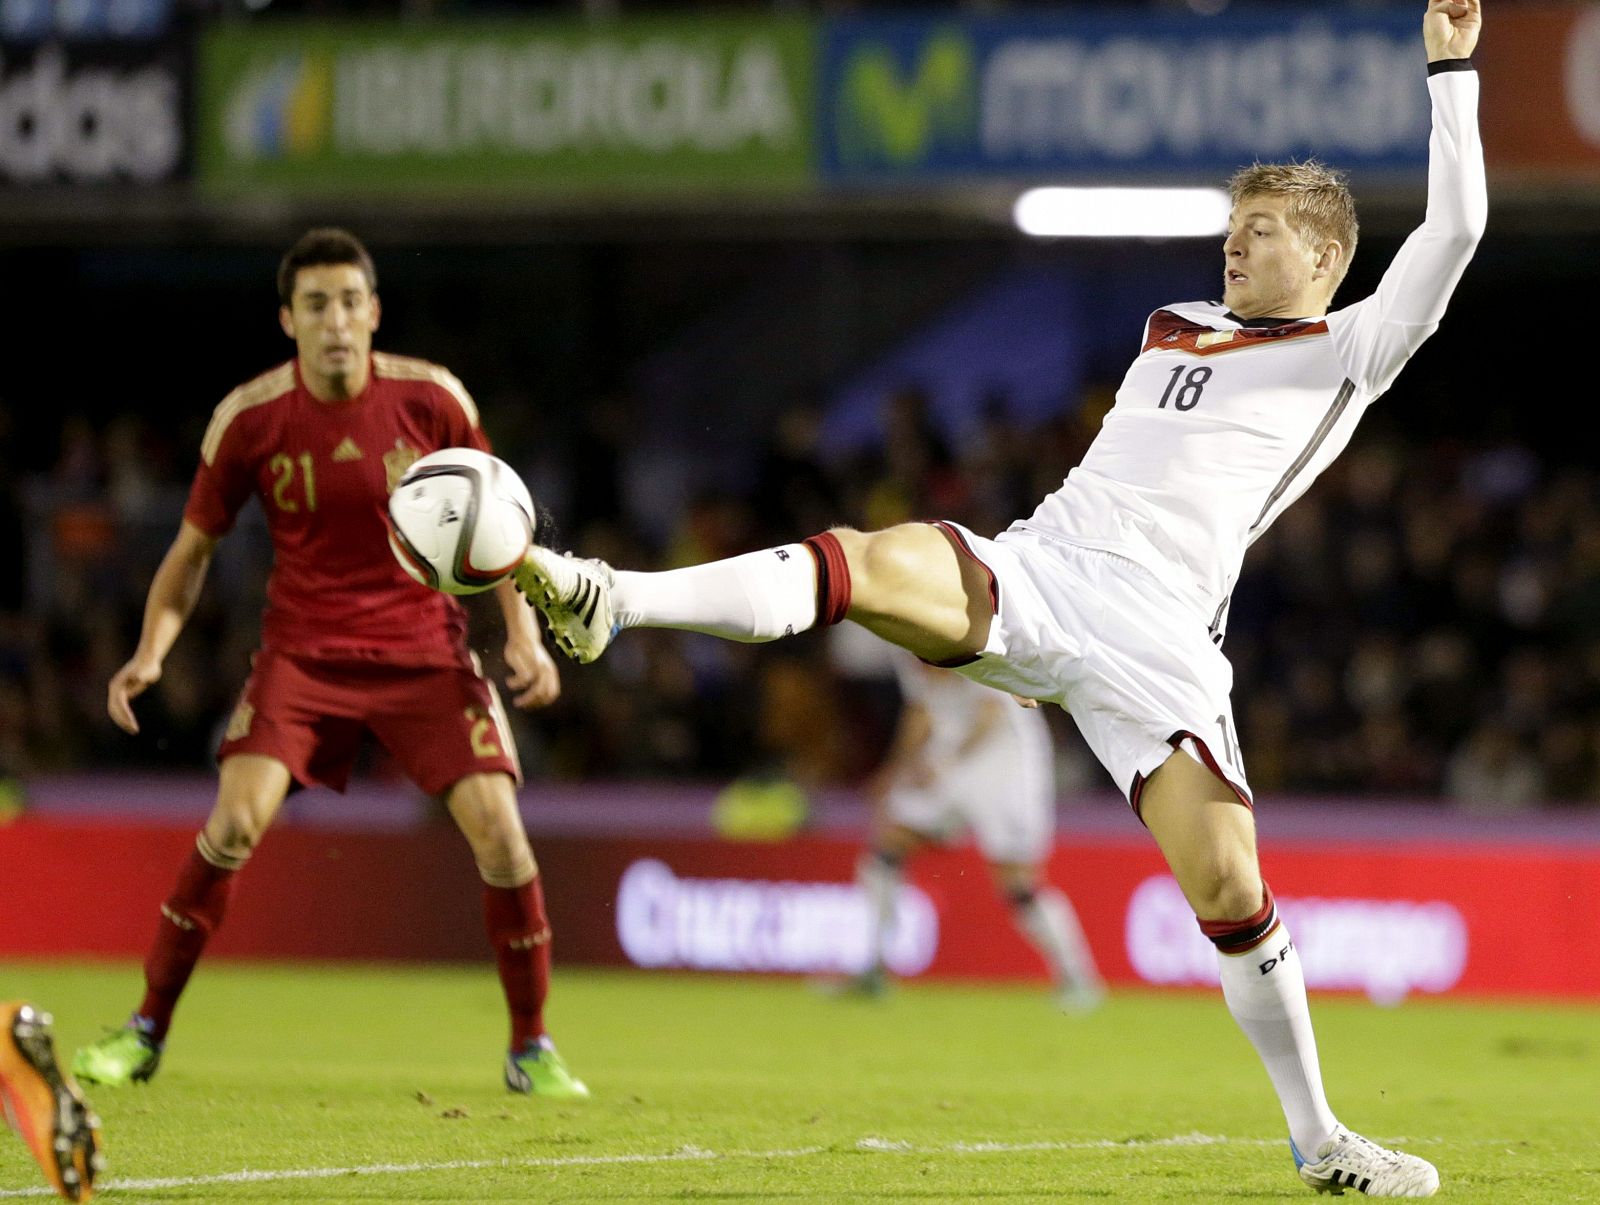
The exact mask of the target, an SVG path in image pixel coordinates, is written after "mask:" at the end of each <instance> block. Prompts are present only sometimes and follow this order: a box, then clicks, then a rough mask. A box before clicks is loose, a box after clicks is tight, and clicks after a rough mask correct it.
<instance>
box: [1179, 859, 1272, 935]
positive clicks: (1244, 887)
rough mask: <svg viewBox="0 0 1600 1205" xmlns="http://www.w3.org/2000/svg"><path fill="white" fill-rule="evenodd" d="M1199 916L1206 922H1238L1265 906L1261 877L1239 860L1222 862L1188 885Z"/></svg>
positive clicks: (1249, 865)
mask: <svg viewBox="0 0 1600 1205" xmlns="http://www.w3.org/2000/svg"><path fill="white" fill-rule="evenodd" d="M1188 891H1189V896H1190V898H1191V899H1192V900H1193V902H1194V905H1195V914H1196V915H1197V916H1199V917H1201V918H1203V919H1205V920H1238V919H1241V918H1243V917H1246V916H1250V915H1252V914H1254V913H1255V912H1257V911H1258V910H1259V909H1260V907H1261V896H1262V887H1261V874H1260V872H1259V871H1257V869H1256V868H1255V866H1254V865H1253V864H1251V863H1249V862H1246V861H1243V860H1239V859H1219V860H1217V861H1216V862H1214V863H1212V864H1211V865H1209V866H1208V867H1207V869H1206V870H1205V871H1204V872H1203V873H1202V875H1201V876H1200V877H1199V878H1198V880H1197V881H1194V882H1191V883H1190V884H1189V886H1188Z"/></svg>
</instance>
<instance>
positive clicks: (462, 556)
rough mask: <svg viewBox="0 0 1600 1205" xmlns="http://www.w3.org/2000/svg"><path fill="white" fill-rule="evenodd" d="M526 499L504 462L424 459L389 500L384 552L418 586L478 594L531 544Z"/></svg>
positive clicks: (455, 453) (481, 456) (459, 452)
mask: <svg viewBox="0 0 1600 1205" xmlns="http://www.w3.org/2000/svg"><path fill="white" fill-rule="evenodd" d="M534 514H535V512H534V509H533V498H532V496H531V495H529V493H528V487H527V486H525V485H523V484H522V478H520V477H518V476H517V474H516V473H515V472H514V471H513V470H512V468H511V466H510V465H508V464H507V463H506V462H505V461H503V460H501V459H499V458H498V457H495V456H490V455H489V454H488V453H487V452H479V451H478V450H477V449H475V448H445V449H443V450H441V451H438V452H430V453H429V454H428V455H426V456H424V457H423V458H422V459H421V460H418V461H417V462H416V463H415V464H413V465H412V466H411V467H410V468H409V469H407V470H406V474H405V476H404V477H402V478H400V484H398V485H396V486H395V487H394V493H392V494H390V495H389V547H390V549H391V550H392V551H393V552H394V555H395V559H396V560H397V561H399V562H400V566H401V568H403V569H404V570H405V571H406V572H407V573H409V574H410V575H411V576H412V577H414V578H416V580H417V581H419V582H421V583H422V584H423V585H424V586H429V587H432V588H433V589H435V590H442V591H444V592H445V593H446V594H478V593H480V592H481V591H484V590H488V589H490V588H492V587H493V586H495V585H498V584H499V583H500V582H503V581H505V579H506V578H508V577H510V576H511V571H512V570H513V569H515V568H516V567H517V566H518V565H519V564H521V563H522V558H523V557H524V556H525V555H527V552H528V545H529V544H530V543H532V541H533V526H534Z"/></svg>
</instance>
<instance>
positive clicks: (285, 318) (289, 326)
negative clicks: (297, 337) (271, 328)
mask: <svg viewBox="0 0 1600 1205" xmlns="http://www.w3.org/2000/svg"><path fill="white" fill-rule="evenodd" d="M278 326H279V327H280V328H281V329H282V331H283V333H284V334H286V335H288V336H289V338H291V339H293V338H294V311H293V310H291V309H290V308H289V307H288V306H286V305H280V306H279V307H278Z"/></svg>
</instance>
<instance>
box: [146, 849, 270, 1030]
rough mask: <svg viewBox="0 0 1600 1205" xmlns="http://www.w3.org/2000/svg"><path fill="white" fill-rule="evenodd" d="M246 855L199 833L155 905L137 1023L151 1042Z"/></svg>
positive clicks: (167, 1022) (218, 918)
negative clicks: (157, 918) (156, 920)
mask: <svg viewBox="0 0 1600 1205" xmlns="http://www.w3.org/2000/svg"><path fill="white" fill-rule="evenodd" d="M247 859H248V855H233V854H227V853H224V852H223V851H221V850H219V849H217V848H216V847H215V846H214V845H212V844H211V842H210V841H209V840H208V839H207V838H206V835H205V833H203V832H202V833H201V834H200V835H199V837H198V838H196V840H195V847H194V849H193V850H191V851H190V853H189V858H188V860H187V861H186V862H185V863H184V865H183V869H182V871H180V872H179V874H178V882H177V885H176V886H175V887H174V888H173V891H172V894H171V895H170V896H168V897H167V899H166V901H165V902H164V903H163V904H162V905H161V922H160V928H159V929H158V931H157V933H156V940H155V944H154V945H153V946H151V948H150V953H149V955H148V956H147V957H146V959H145V963H144V977H145V995H144V1000H143V1001H142V1002H141V1003H140V1005H139V1011H138V1014H137V1021H138V1022H139V1026H140V1028H141V1029H142V1030H143V1031H144V1032H145V1033H146V1035H147V1036H148V1037H149V1038H150V1039H151V1040H152V1041H154V1042H156V1043H158V1044H159V1043H160V1042H162V1041H164V1040H165V1039H166V1036H167V1029H168V1028H169V1027H170V1026H171V1024H172V1014H173V1011H174V1010H175V1009H176V1008H177V1006H178V998H179V997H180V996H181V995H182V994H183V989H184V988H185V986H187V984H188V982H189V976H190V975H191V974H193V973H194V968H195V964H196V963H197V962H199V961H200V955H201V953H202V952H203V951H204V950H205V946H206V942H207V940H208V939H209V938H210V937H211V934H212V933H214V932H216V930H217V929H218V928H219V927H220V926H221V925H222V919H223V917H224V916H225V915H226V913H227V910H228V898H229V896H230V895H231V894H232V892H233V877H234V874H235V873H236V872H237V871H238V870H239V869H240V868H241V867H243V866H244V864H245V862H246V861H247Z"/></svg>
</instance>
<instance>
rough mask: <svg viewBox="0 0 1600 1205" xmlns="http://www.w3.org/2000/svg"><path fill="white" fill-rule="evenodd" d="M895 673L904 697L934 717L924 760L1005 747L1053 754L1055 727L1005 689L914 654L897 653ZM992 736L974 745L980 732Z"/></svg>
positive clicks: (1013, 752)
mask: <svg viewBox="0 0 1600 1205" xmlns="http://www.w3.org/2000/svg"><path fill="white" fill-rule="evenodd" d="M894 672H895V678H896V679H897V681H898V682H899V684H900V694H901V697H902V698H903V699H904V701H905V702H906V703H907V704H909V705H911V706H915V707H920V708H921V709H922V711H923V713H924V714H925V715H926V716H927V717H928V742H927V744H926V746H924V749H923V760H925V761H928V762H933V763H939V762H947V761H949V760H951V759H952V758H955V757H957V756H958V755H961V754H962V753H963V751H965V753H966V755H967V756H971V757H976V756H981V755H986V754H988V753H989V752H991V751H994V752H1000V753H1002V754H1003V755H1005V756H1010V757H1013V758H1016V757H1022V756H1028V757H1034V756H1040V755H1046V756H1048V751H1049V749H1050V747H1051V746H1050V729H1049V725H1048V724H1047V723H1046V722H1045V719H1044V715H1043V714H1042V713H1041V712H1039V711H1038V710H1037V709H1033V708H1027V707H1019V706H1018V705H1017V704H1016V703H1015V702H1014V701H1012V700H1011V699H1009V698H1007V697H1006V696H1005V695H1004V694H1001V693H1000V692H999V691H996V690H991V689H990V688H989V687H987V686H980V685H979V684H978V683H976V682H971V681H968V680H967V679H966V678H963V677H961V676H960V675H959V674H952V673H951V672H950V671H949V670H944V669H937V668H935V667H933V666H931V665H926V664H924V663H923V662H921V661H918V660H917V659H916V658H915V657H912V656H910V655H909V654H907V655H905V656H897V657H895V658H894ZM980 729H983V730H984V731H985V732H986V733H987V735H986V736H985V737H984V739H983V740H982V741H980V742H978V743H977V745H976V746H973V744H972V736H973V733H974V732H977V731H979V730H980Z"/></svg>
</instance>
